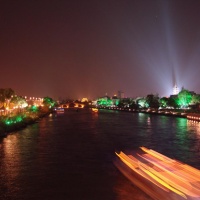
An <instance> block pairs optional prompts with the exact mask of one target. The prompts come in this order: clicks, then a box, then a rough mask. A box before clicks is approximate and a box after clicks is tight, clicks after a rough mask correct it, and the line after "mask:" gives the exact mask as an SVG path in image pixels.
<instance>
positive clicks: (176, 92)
mask: <svg viewBox="0 0 200 200" xmlns="http://www.w3.org/2000/svg"><path fill="white" fill-rule="evenodd" d="M178 93H179V88H178V86H177V85H176V84H175V85H174V87H173V95H177V94H178Z"/></svg>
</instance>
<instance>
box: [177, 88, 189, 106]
mask: <svg viewBox="0 0 200 200" xmlns="http://www.w3.org/2000/svg"><path fill="white" fill-rule="evenodd" d="M191 100H192V93H191V92H190V91H188V90H186V89H184V88H183V89H182V90H181V91H180V92H179V94H178V104H179V105H180V106H181V107H182V108H186V107H188V105H189V104H190V103H191Z"/></svg>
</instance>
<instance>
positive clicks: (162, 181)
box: [115, 147, 200, 200]
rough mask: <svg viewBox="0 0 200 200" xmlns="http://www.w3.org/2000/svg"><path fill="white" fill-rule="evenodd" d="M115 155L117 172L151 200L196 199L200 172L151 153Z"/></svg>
mask: <svg viewBox="0 0 200 200" xmlns="http://www.w3.org/2000/svg"><path fill="white" fill-rule="evenodd" d="M140 151H141V153H140V152H136V153H135V154H134V155H128V154H125V153H123V152H120V153H117V152H116V155H117V157H118V158H119V159H118V161H117V162H115V164H116V166H117V168H118V169H119V170H120V171H121V172H122V173H123V174H124V175H125V176H126V177H127V178H128V179H129V180H131V181H132V182H133V183H134V184H135V185H136V186H137V187H139V188H140V189H142V190H143V191H144V192H145V193H147V194H148V195H149V196H151V197H152V198H153V199H156V200H160V199H165V200H168V199H169V200H182V199H189V200H197V199H200V170H198V169H196V168H194V167H191V166H189V165H187V164H184V163H182V162H180V161H177V160H174V159H171V158H169V157H167V156H165V155H163V154H160V153H158V152H156V151H154V150H152V149H148V148H146V147H140Z"/></svg>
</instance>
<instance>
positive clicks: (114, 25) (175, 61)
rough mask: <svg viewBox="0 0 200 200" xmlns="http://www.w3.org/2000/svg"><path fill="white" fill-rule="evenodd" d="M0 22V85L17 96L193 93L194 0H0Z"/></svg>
mask: <svg viewBox="0 0 200 200" xmlns="http://www.w3.org/2000/svg"><path fill="white" fill-rule="evenodd" d="M0 25H1V31H0V66H1V79H0V80H1V81H0V83H1V84H0V87H1V88H7V87H11V88H13V89H14V90H15V91H16V92H17V94H19V95H26V96H36V97H44V96H50V97H53V98H58V97H62V98H68V97H71V98H83V97H88V98H96V97H100V96H103V95H105V93H107V94H108V95H109V96H112V95H113V94H115V93H116V92H117V91H118V90H122V91H124V93H125V96H126V97H137V96H146V95H147V94H151V93H152V94H156V93H158V94H159V95H160V96H161V97H162V96H169V95H170V94H172V87H173V85H174V83H175V82H176V83H177V85H178V86H179V87H180V88H181V87H182V86H184V87H185V88H186V89H189V90H192V91H195V92H197V93H200V79H199V74H200V56H199V55H200V37H199V35H200V1H199V0H130V1H129V0H101V1H95V0H91V1H88V0H85V1H81V0H79V1H76V0H73V1H68V0H63V1H62V0H59V1H56V0H52V1H50V0H40V1H39V0H33V1H32V0H29V1H26V0H24V1H21V0H19V1H9V0H8V1H4V2H3V3H1V5H0Z"/></svg>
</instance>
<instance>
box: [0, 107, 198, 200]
mask: <svg viewBox="0 0 200 200" xmlns="http://www.w3.org/2000/svg"><path fill="white" fill-rule="evenodd" d="M140 146H145V147H147V148H151V149H154V150H156V151H158V152H160V153H162V154H165V155H167V156H169V157H170V158H175V159H178V160H180V161H182V162H184V163H187V164H189V165H192V166H193V167H196V168H198V169H200V124H198V123H192V122H190V121H187V119H185V118H176V117H167V116H158V115H149V114H143V113H130V112H120V111H113V110H100V111H99V113H92V112H91V110H89V109H88V110H87V109H82V110H81V109H80V110H79V111H78V112H76V111H75V110H66V111H65V113H64V114H52V115H50V116H48V117H45V118H43V119H41V120H40V121H39V122H38V123H36V124H33V125H30V126H28V127H27V128H25V129H23V130H21V131H18V132H15V133H12V134H10V135H8V136H7V137H6V138H2V139H0V199H1V200H65V199H66V200H134V199H136V200H140V199H141V200H147V199H150V198H149V197H148V196H147V195H146V194H145V193H143V192H142V191H141V190H140V189H138V188H137V187H136V186H134V185H133V184H132V183H131V182H130V181H129V180H127V179H126V178H125V177H124V176H123V175H122V174H121V173H120V172H119V171H118V169H117V168H116V167H115V165H114V164H113V161H114V160H115V157H116V156H115V151H120V150H122V151H125V152H126V151H129V152H131V151H135V150H137V149H138V148H139V147H140Z"/></svg>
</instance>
